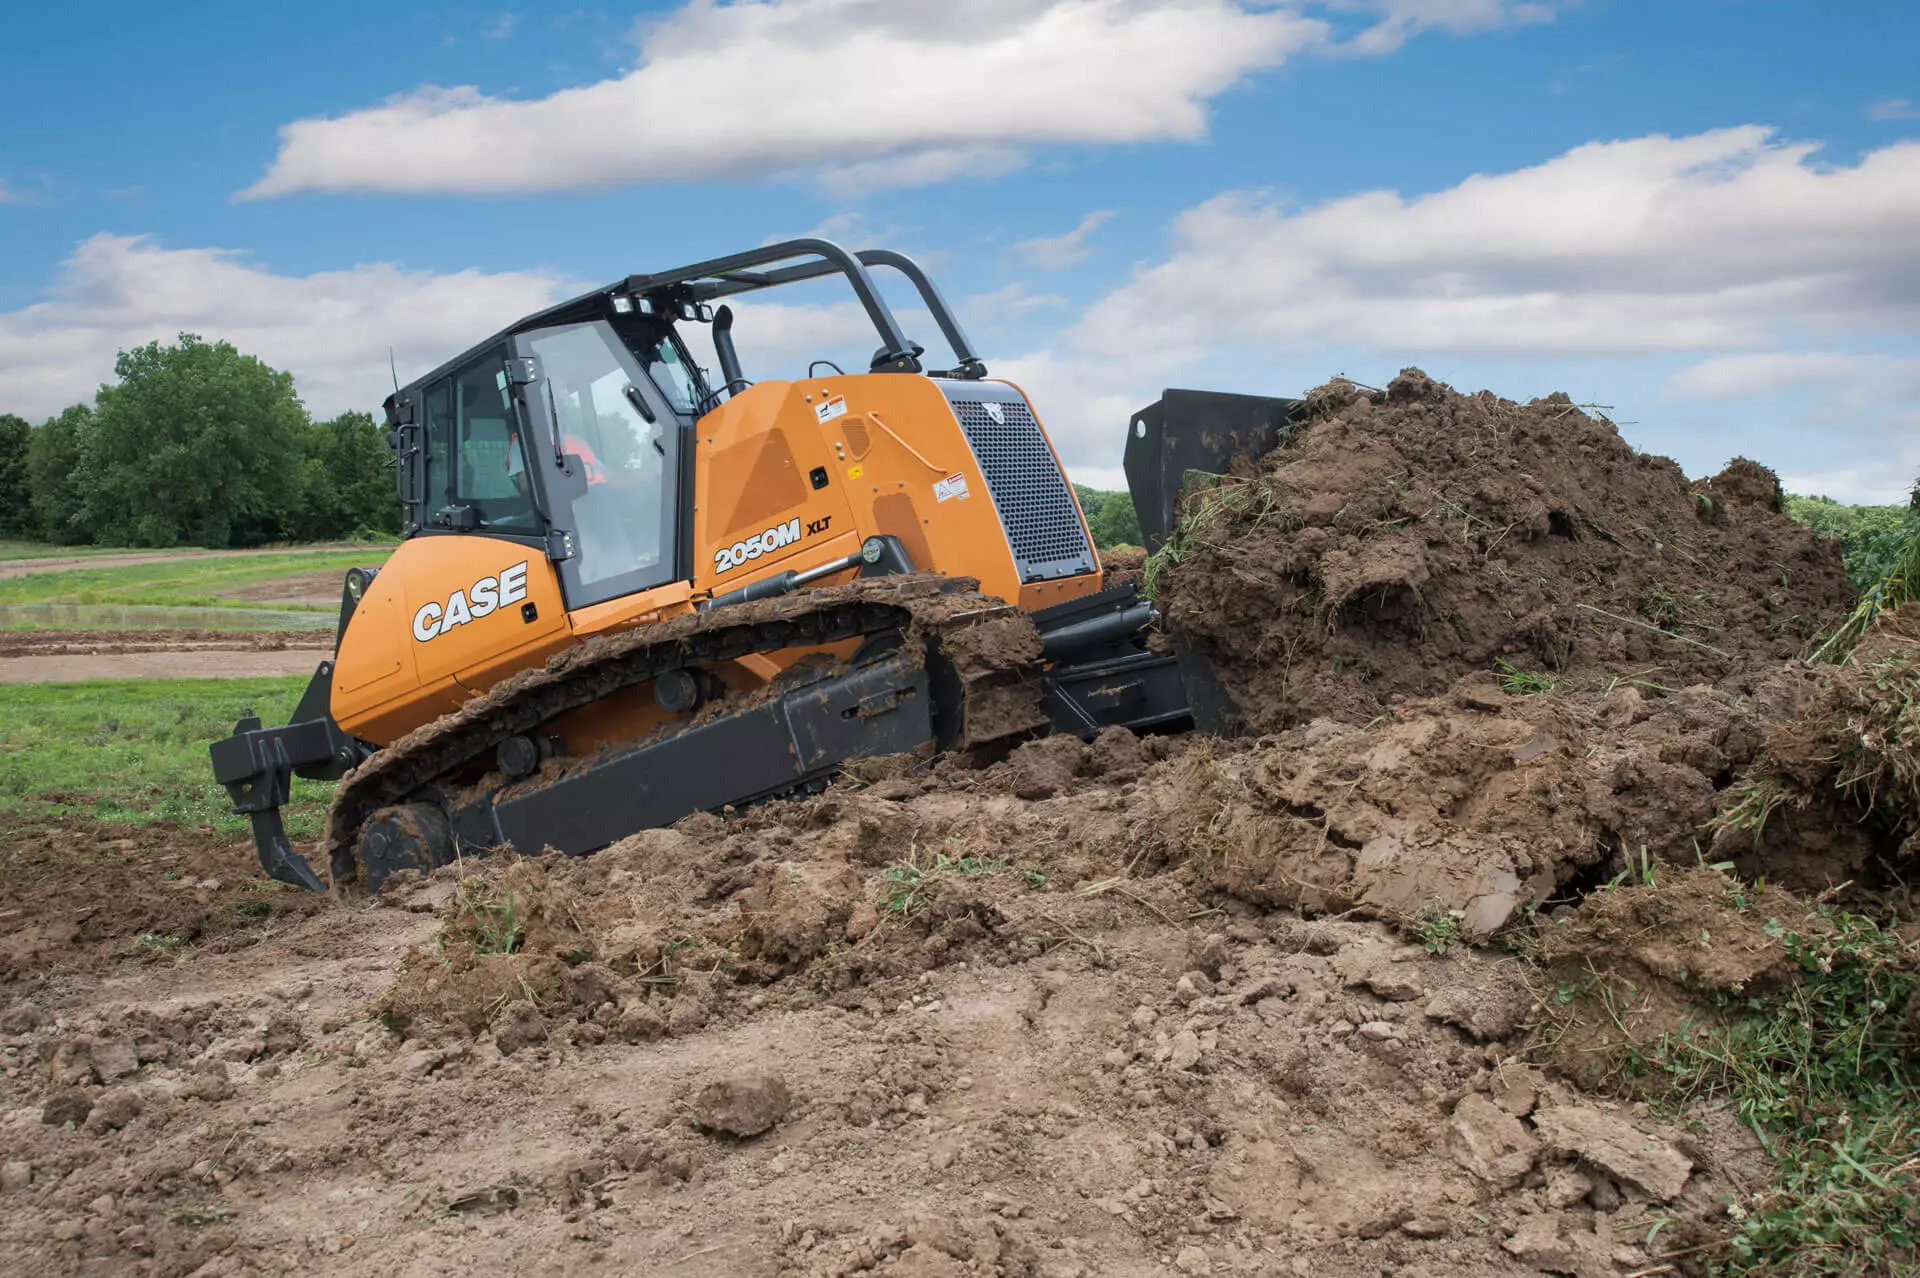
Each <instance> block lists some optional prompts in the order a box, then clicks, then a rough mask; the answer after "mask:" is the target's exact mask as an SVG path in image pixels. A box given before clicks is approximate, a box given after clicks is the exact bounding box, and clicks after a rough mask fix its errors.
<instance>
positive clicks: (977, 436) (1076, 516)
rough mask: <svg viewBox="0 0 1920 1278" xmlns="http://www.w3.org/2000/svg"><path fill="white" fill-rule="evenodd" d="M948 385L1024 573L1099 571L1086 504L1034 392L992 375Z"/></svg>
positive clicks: (1048, 575)
mask: <svg viewBox="0 0 1920 1278" xmlns="http://www.w3.org/2000/svg"><path fill="white" fill-rule="evenodd" d="M940 389H941V390H942V391H944V392H945V393H946V396H947V400H948V402H949V403H951V404H952V405H953V413H954V416H955V417H957V418H958V419H959V421H960V428H961V429H962V430H963V431H965V432H966V436H967V443H968V444H969V445H970V446H971V447H972V448H973V456H974V460H975V461H977V462H979V464H980V473H981V474H983V475H985V476H986V480H987V491H988V492H989V493H990V494H991V495H992V497H993V505H994V509H995V510H997V511H998V512H999V514H1000V526H1001V527H1003V528H1005V529H1006V530H1007V541H1008V543H1009V544H1010V545H1011V546H1012V548H1013V561H1014V565H1015V567H1016V568H1017V569H1018V570H1019V573H1020V580H1021V581H1023V582H1026V581H1046V580H1050V579H1052V578H1055V577H1072V576H1076V575H1078V574H1080V573H1087V572H1092V571H1093V569H1094V563H1095V559H1094V554H1093V546H1092V545H1091V544H1089V543H1088V541H1087V533H1086V529H1085V528H1084V527H1083V526H1082V525H1081V523H1080V509H1079V507H1078V506H1076V505H1075V504H1074V501H1073V491H1072V490H1071V489H1070V488H1068V486H1067V478H1066V476H1065V475H1063V474H1061V473H1060V465H1059V463H1058V462H1056V461H1055V460H1054V456H1053V449H1052V448H1050V447H1048V445H1047V437H1046V436H1045V435H1043V434H1041V433H1040V424H1039V423H1038V422H1036V421H1034V420H1033V412H1032V410H1030V409H1029V408H1028V407H1027V402H1026V400H1025V399H1023V398H1021V396H1020V393H1019V392H1018V391H1016V390H1014V389H1013V388H1012V387H1010V386H999V385H995V384H993V383H990V382H987V383H982V382H962V383H957V384H955V383H948V384H945V385H942V386H941V388H940Z"/></svg>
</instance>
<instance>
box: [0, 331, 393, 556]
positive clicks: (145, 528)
mask: <svg viewBox="0 0 1920 1278" xmlns="http://www.w3.org/2000/svg"><path fill="white" fill-rule="evenodd" d="M114 375H115V377H116V378H117V379H118V380H117V381H115V382H113V383H110V384H107V385H103V386H101V387H100V391H99V394H98V395H97V396H96V397H95V399H94V402H93V403H92V404H75V405H73V406H72V407H71V408H68V409H67V410H66V411H65V412H62V413H60V414H58V415H57V416H54V417H52V418H49V419H48V420H47V421H45V422H43V423H41V424H40V425H38V426H33V425H30V424H29V423H28V422H27V421H25V420H24V419H22V418H20V417H17V416H15V415H13V414H10V413H9V414H0V536H10V537H21V538H29V539H33V540H42V541H51V542H56V543H59V544H62V545H87V544H98V545H105V546H189V545H190V546H215V547H218V546H258V545H262V544H265V543H268V542H276V541H333V540H339V539H343V538H351V537H356V536H367V535H387V534H392V533H397V532H398V531H399V530H400V506H399V499H398V498H397V497H396V496H395V493H394V486H393V469H392V464H391V455H392V453H391V449H389V447H388V446H387V440H386V432H385V431H384V429H383V428H382V427H381V426H380V425H378V424H377V423H375V421H374V419H373V418H372V417H371V416H370V415H369V414H366V413H358V412H348V413H341V414H340V415H339V416H337V417H332V418H328V419H326V420H322V421H315V420H314V419H313V418H311V417H309V416H308V414H307V410H306V406H305V405H304V404H302V403H301V402H300V397H299V395H298V394H297V393H296V392H295V391H294V387H293V375H292V374H290V373H286V372H282V371H281V370H279V369H276V368H272V367H270V366H269V365H267V364H265V363H263V362H262V361H260V360H259V359H257V358H255V357H254V356H251V355H245V354H242V353H241V352H240V351H238V350H236V349H234V347H233V346H232V345H230V344H229V343H227V342H223V341H219V342H207V341H204V340H202V339H201V338H200V337H199V336H197V335H196V334H192V333H182V334H181V335H180V341H179V343H178V344H177V345H171V346H163V345H161V344H160V343H159V342H152V343H149V344H148V345H146V346H142V347H139V348H137V349H135V350H127V351H121V352H120V353H119V356H118V358H117V359H116V360H115V361H114Z"/></svg>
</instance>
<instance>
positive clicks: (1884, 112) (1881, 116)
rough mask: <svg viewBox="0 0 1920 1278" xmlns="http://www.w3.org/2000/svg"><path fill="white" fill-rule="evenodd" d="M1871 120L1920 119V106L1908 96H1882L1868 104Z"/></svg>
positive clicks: (1868, 114)
mask: <svg viewBox="0 0 1920 1278" xmlns="http://www.w3.org/2000/svg"><path fill="white" fill-rule="evenodd" d="M1867 118H1868V119H1869V120H1920V107H1916V106H1915V105H1914V104H1913V103H1912V102H1911V101H1909V100H1908V99H1906V98H1882V99H1880V100H1879V101H1878V102H1870V103H1868V104H1867Z"/></svg>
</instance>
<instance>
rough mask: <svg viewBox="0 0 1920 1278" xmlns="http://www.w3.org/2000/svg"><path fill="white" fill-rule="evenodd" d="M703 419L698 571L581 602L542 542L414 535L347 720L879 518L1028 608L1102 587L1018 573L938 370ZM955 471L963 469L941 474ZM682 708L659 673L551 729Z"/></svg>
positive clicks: (484, 674) (350, 693) (681, 599)
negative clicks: (673, 705)
mask: <svg viewBox="0 0 1920 1278" xmlns="http://www.w3.org/2000/svg"><path fill="white" fill-rule="evenodd" d="M1036 416H1037V415H1036ZM695 434H696V438H695V442H694V449H695V452H694V457H695V463H694V465H695V480H694V509H693V510H692V511H691V512H686V514H685V515H683V519H682V527H683V528H687V527H690V529H691V535H692V538H693V580H692V581H691V582H676V583H673V584H670V585H666V586H662V587H659V588H657V589H653V590H646V591H641V592H638V593H636V594H633V595H629V596H626V597H624V598H620V599H614V600H610V601H607V602H605V603H600V604H594V605H591V606H589V607H585V608H582V609H580V610H579V611H577V612H575V613H573V614H571V615H569V614H568V613H567V612H566V611H565V608H564V605H563V602H562V597H561V593H560V583H559V579H558V577H557V575H556V574H555V572H554V569H553V565H552V564H550V563H549V562H548V561H547V559H546V556H545V554H544V553H543V551H542V550H541V549H540V548H539V547H537V546H528V545H525V544H522V543H517V542H510V541H505V540H502V539H499V538H494V537H488V536H485V535H481V534H465V535H428V536H417V537H414V538H412V539H411V540H409V541H407V542H405V543H404V544H403V545H402V546H401V547H400V549H399V550H398V551H396V552H395V553H394V555H393V557H392V558H391V559H390V560H389V561H388V562H387V565H386V567H385V568H383V569H382V570H381V571H380V573H379V575H378V576H377V577H375V579H374V581H373V583H372V584H371V585H370V586H369V587H368V590H367V594H366V597H365V598H364V599H363V600H362V601H361V603H360V604H359V606H358V608H357V610H356V611H355V613H354V616H353V620H352V622H351V623H350V624H349V626H348V627H347V632H346V635H345V636H344V638H343V640H342V642H341V645H340V652H339V657H338V661H337V663H336V671H335V675H334V694H333V711H334V717H335V718H336V719H337V720H338V721H339V723H340V725H341V726H342V727H343V728H345V729H346V730H347V731H349V732H351V733H353V734H354V735H356V736H359V737H361V738H363V739H365V740H369V741H373V742H375V743H377V744H385V743H387V742H390V741H392V740H394V739H395V738H397V737H399V736H401V735H403V734H405V733H406V732H408V731H411V730H412V729H413V728H416V727H418V726H420V725H421V724H424V723H427V722H429V721H431V720H432V719H434V718H436V717H438V716H439V715H441V714H445V713H446V712H448V711H450V710H453V709H455V708H457V707H458V706H459V705H460V704H461V703H462V702H463V701H465V700H466V699H468V698H469V697H471V696H473V695H475V694H477V693H479V692H483V691H485V690H486V689H488V688H490V687H492V686H493V685H495V684H496V683H498V682H500V681H501V680H503V679H505V678H508V677H509V676H511V675H513V674H515V673H517V672H518V671H521V670H525V669H528V668H531V667H533V666H537V665H540V664H542V663H544V662H545V661H546V660H547V658H548V657H550V656H552V655H553V654H554V653H556V652H558V651H561V650H562V649H564V648H565V647H567V646H568V645H570V644H573V643H577V642H579V641H581V640H583V639H585V638H588V637H590V636H592V635H595V634H604V633H608V632H613V631H619V630H625V629H630V628H632V627H634V626H638V625H643V624H647V623H649V622H652V621H656V620H659V619H661V618H662V617H666V616H671V615H674V614H677V613H681V612H686V611H689V610H691V609H692V608H693V607H695V606H696V604H697V602H698V601H699V600H700V599H702V598H704V597H706V596H707V595H709V594H718V593H722V592H725V591H729V590H734V589H737V588H738V587H740V586H744V585H746V584H748V583H749V582H752V581H755V580H758V579H761V578H763V577H767V576H771V575H773V574H775V573H779V572H783V571H786V570H788V569H794V570H802V569H806V568H811V567H813V566H815V565H818V564H821V563H825V562H827V561H829V560H832V559H835V558H839V557H843V556H847V555H850V554H853V553H854V552H855V551H857V550H859V548H860V545H861V542H862V541H863V540H864V539H865V538H867V537H869V536H873V535H875V534H891V535H893V536H896V537H898V538H899V539H900V541H901V543H902V545H904V546H905V547H906V549H907V553H908V555H909V556H910V557H911V558H912V560H913V562H914V565H915V567H917V568H920V569H930V570H933V571H937V572H941V573H944V574H946V575H948V576H954V577H973V578H976V579H977V580H978V581H979V582H980V585H981V589H982V590H983V591H985V592H986V593H987V594H990V595H997V596H999V597H1001V598H1003V599H1007V600H1009V601H1010V602H1013V603H1016V604H1017V605H1018V606H1019V607H1021V608H1022V609H1025V610H1028V611H1033V610H1036V609H1039V608H1044V607H1047V606H1049V605H1051V604H1056V603H1061V602H1064V601H1066V600H1069V599H1076V598H1079V597H1081V596H1083V595H1086V594H1090V593H1092V592H1093V591H1095V590H1098V589H1099V588H1100V573H1099V571H1098V569H1097V568H1096V570H1095V571H1094V572H1092V573H1088V574H1083V575H1081V576H1078V577H1068V578H1060V579H1056V580H1054V581H1048V582H1037V583H1032V584H1023V583H1022V582H1021V581H1020V580H1019V577H1018V570H1017V568H1016V566H1015V563H1014V557H1013V552H1012V549H1011V548H1010V547H1009V545H1008V543H1007V536H1006V532H1005V530H1004V529H1003V528H1002V527H1001V524H1000V518H999V514H998V512H997V511H996V510H995V508H994V504H993V499H992V497H991V495H990V494H989V492H988V489H987V483H986V479H985V477H984V476H983V475H982V474H981V473H980V469H979V466H978V464H977V463H976V461H975V460H974V456H973V451H972V449H971V448H969V447H968V444H967V440H966V436H965V434H964V433H963V432H962V431H961V428H960V425H959V423H958V421H956V420H955V418H954V415H953V412H952V410H951V409H950V408H949V407H948V404H947V400H946V397H945V396H944V395H942V394H941V392H940V388H939V387H938V386H937V385H936V384H934V383H933V382H931V381H929V380H928V379H926V378H922V377H914V376H905V375H899V374H863V375H858V376H834V377H823V378H811V379H807V380H804V381H797V382H762V383H760V384H758V385H756V386H753V387H751V388H749V389H747V390H745V391H742V392H741V393H740V394H739V395H736V396H735V397H733V398H732V399H730V400H728V401H727V402H726V403H724V404H722V405H721V406H720V407H718V408H716V409H714V410H713V411H712V412H710V413H709V414H707V416H706V417H704V418H702V419H701V420H700V422H699V424H698V426H697V428H696V432H695ZM952 477H958V478H959V479H960V480H961V481H963V482H961V483H953V482H949V483H947V484H942V485H941V487H940V488H939V489H938V490H936V487H935V485H936V484H940V482H941V481H943V480H950V479H951V478H952ZM962 492H964V494H965V495H964V496H963V495H959V494H960V493H962ZM943 493H944V494H946V496H945V499H944V500H943V499H942V494H943ZM689 517H690V518H689ZM1090 543H1091V539H1089V544H1090ZM852 576H853V574H852V571H851V570H849V571H848V572H847V573H846V574H844V575H841V576H836V577H834V578H832V579H830V580H829V581H828V582H822V583H821V584H832V582H836V581H842V580H850V579H851V578H852ZM503 601H504V602H503ZM529 605H530V606H531V613H530V618H531V619H529V614H528V612H527V611H526V610H527V607H528V606H529ZM851 646H852V645H842V647H846V648H850V647H851ZM835 651H836V652H838V650H837V649H836V650H835ZM805 655H806V653H805V652H803V651H792V652H781V653H775V654H770V655H768V656H765V657H752V658H747V659H744V660H742V661H740V662H733V663H728V664H727V665H726V666H724V667H723V668H721V669H719V670H716V671H715V672H714V673H716V674H717V675H718V676H719V677H720V678H721V680H722V681H723V682H724V683H726V684H727V686H729V687H731V688H738V689H748V688H752V687H755V686H758V685H760V684H763V683H765V682H766V681H767V680H768V679H769V678H771V677H773V676H774V675H776V674H777V673H778V672H779V671H780V670H781V669H784V668H785V667H786V666H788V665H791V664H792V663H793V662H794V661H797V660H799V659H800V658H801V657H803V656H805ZM838 655H846V654H845V653H844V652H838ZM670 717H671V716H669V715H668V714H666V713H665V712H664V711H662V710H660V709H659V708H658V706H657V705H656V704H655V703H654V700H653V697H652V694H651V689H650V688H636V689H632V690H629V691H628V692H626V693H623V694H621V695H619V696H617V697H613V698H609V699H608V700H607V701H605V702H603V703H601V704H598V705H594V706H590V707H587V708H585V709H582V710H579V711H576V712H574V713H573V714H571V715H569V716H567V717H566V718H564V719H562V720H560V721H559V722H557V723H556V724H555V725H554V729H553V730H554V732H555V733H556V735H558V736H560V738H561V740H562V744H563V746H564V748H565V749H566V751H567V752H568V753H569V754H581V753H587V752H589V751H591V750H592V749H594V748H595V747H597V746H598V745H601V744H604V743H606V742H611V741H618V740H625V739H629V738H631V737H634V736H638V735H641V734H642V733H644V732H647V731H649V730H651V729H652V728H654V727H657V726H659V725H660V724H661V723H663V722H665V721H666V720H667V719H668V718H670Z"/></svg>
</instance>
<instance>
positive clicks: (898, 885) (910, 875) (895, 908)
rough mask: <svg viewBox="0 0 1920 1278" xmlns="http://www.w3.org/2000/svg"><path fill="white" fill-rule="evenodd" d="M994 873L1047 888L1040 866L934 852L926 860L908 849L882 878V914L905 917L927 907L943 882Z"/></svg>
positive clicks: (914, 850)
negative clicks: (1012, 875) (936, 888)
mask: <svg viewBox="0 0 1920 1278" xmlns="http://www.w3.org/2000/svg"><path fill="white" fill-rule="evenodd" d="M992 874H1017V875H1019V876H1020V878H1021V879H1023V880H1024V881H1025V882H1026V884H1027V886H1028V887H1032V888H1044V887H1045V886H1046V885H1047V876H1046V874H1045V873H1043V872H1042V871H1041V870H1040V869H1039V868H1038V867H1037V866H1033V865H1024V866H1016V865H1015V864H1014V863H1013V862H1012V861H1009V860H1006V859H1004V858H994V857H982V856H948V855H947V854H946V853H944V852H935V853H934V854H933V859H932V860H930V861H926V860H922V858H921V853H920V848H919V847H918V845H915V846H914V847H912V848H910V849H909V850H908V853H907V859H906V860H904V861H896V862H894V863H893V864H892V865H889V866H888V867H887V868H886V870H885V872H884V873H883V874H882V875H881V887H880V899H879V907H880V912H881V913H882V914H886V915H893V916H897V917H903V918H904V917H905V916H907V915H910V914H912V913H914V912H915V911H916V910H918V909H919V908H920V907H921V906H922V905H924V904H926V902H927V900H928V898H929V897H930V895H931V894H932V892H933V890H934V887H935V885H936V884H937V883H939V882H940V881H941V880H943V879H950V878H958V877H962V876H975V875H992Z"/></svg>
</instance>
